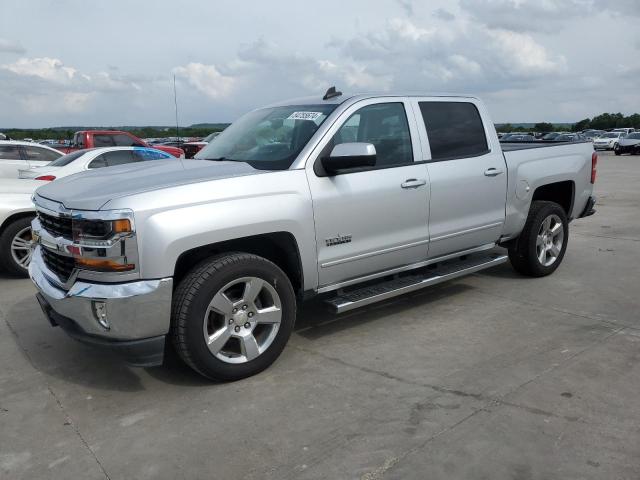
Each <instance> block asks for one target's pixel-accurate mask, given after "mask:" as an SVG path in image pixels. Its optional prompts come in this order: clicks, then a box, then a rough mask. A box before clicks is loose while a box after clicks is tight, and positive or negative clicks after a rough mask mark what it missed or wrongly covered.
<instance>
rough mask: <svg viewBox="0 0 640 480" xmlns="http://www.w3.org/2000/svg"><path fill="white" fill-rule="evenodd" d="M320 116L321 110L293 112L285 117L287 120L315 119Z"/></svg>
mask: <svg viewBox="0 0 640 480" xmlns="http://www.w3.org/2000/svg"><path fill="white" fill-rule="evenodd" d="M320 116H322V112H293V113H292V114H291V115H289V116H288V117H287V120H311V121H313V120H316V119H317V118H318V117H320Z"/></svg>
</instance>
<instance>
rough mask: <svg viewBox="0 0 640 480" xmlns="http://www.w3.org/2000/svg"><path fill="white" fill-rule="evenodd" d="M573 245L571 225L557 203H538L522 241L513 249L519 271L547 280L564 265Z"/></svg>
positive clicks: (524, 231)
mask: <svg viewBox="0 0 640 480" xmlns="http://www.w3.org/2000/svg"><path fill="white" fill-rule="evenodd" d="M568 241H569V224H568V222H567V214H566V213H565V211H564V210H563V208H562V207H561V206H560V205H558V204H557V203H554V202H547V201H535V202H533V203H532V204H531V209H530V210H529V216H528V217H527V221H526V223H525V226H524V229H523V230H522V233H521V234H520V237H519V238H518V239H517V241H516V242H514V244H513V245H512V246H511V247H510V248H509V260H511V264H512V265H513V268H515V270H516V271H518V272H519V273H521V274H523V275H528V276H531V277H543V276H545V275H549V274H551V273H553V272H554V271H555V269H556V268H558V266H559V265H560V263H561V262H562V259H563V258H564V253H565V251H566V249H567V243H568Z"/></svg>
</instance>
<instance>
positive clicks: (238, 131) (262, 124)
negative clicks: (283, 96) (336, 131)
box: [194, 104, 337, 170]
mask: <svg viewBox="0 0 640 480" xmlns="http://www.w3.org/2000/svg"><path fill="white" fill-rule="evenodd" d="M336 106H337V105H335V104H327V105H292V106H286V107H271V108H263V109H260V110H255V111H253V112H250V113H247V114H246V115H244V116H243V117H241V118H240V119H239V120H237V121H236V122H234V123H233V124H231V125H230V126H229V127H227V128H226V129H225V130H224V131H223V132H222V133H220V135H219V136H218V137H217V138H216V141H215V142H211V143H210V144H209V145H207V146H206V147H204V148H203V149H202V150H200V152H198V154H197V155H196V156H195V157H194V158H196V159H200V160H231V161H236V162H247V163H248V164H249V165H251V166H252V167H254V168H258V169H261V170H286V169H287V168H289V167H290V166H291V163H293V160H294V159H295V158H296V157H297V156H298V154H299V153H300V151H301V150H302V149H303V147H304V146H305V145H306V143H307V142H308V141H309V139H310V138H311V136H312V135H313V134H314V133H315V131H316V130H317V129H318V127H319V126H320V125H321V124H322V122H324V120H325V119H326V118H327V116H329V114H330V113H331V112H332V111H333V110H334V109H335V108H336Z"/></svg>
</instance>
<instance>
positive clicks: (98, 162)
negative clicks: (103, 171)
mask: <svg viewBox="0 0 640 480" xmlns="http://www.w3.org/2000/svg"><path fill="white" fill-rule="evenodd" d="M106 166H107V157H106V153H103V154H102V155H98V156H97V157H96V158H94V159H93V160H91V163H90V164H89V168H104V167H106Z"/></svg>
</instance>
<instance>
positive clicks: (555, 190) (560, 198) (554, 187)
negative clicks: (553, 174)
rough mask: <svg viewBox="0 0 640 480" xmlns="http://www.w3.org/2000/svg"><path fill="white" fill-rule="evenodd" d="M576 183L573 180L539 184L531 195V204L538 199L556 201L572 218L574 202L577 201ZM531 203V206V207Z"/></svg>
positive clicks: (568, 216)
mask: <svg viewBox="0 0 640 480" xmlns="http://www.w3.org/2000/svg"><path fill="white" fill-rule="evenodd" d="M575 191H576V184H575V182H574V181H573V180H564V181H560V182H553V183H547V184H545V185H540V186H538V187H537V188H536V189H535V191H534V192H533V195H532V196H531V204H533V202H535V201H537V200H546V201H549V202H555V203H557V204H558V205H560V206H561V207H562V209H563V210H564V211H565V213H566V214H567V218H572V215H571V212H572V211H573V204H574V201H575ZM531 204H530V205H529V208H531Z"/></svg>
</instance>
